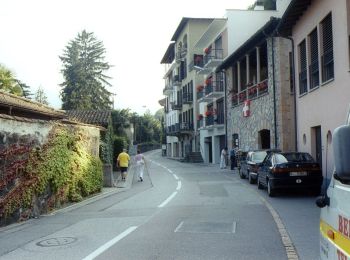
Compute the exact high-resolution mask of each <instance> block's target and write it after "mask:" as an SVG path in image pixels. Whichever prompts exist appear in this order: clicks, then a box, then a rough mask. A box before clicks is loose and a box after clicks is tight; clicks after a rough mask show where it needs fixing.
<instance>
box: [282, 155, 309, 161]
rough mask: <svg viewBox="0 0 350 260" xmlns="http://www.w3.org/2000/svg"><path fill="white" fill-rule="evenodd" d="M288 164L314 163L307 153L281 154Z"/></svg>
mask: <svg viewBox="0 0 350 260" xmlns="http://www.w3.org/2000/svg"><path fill="white" fill-rule="evenodd" d="M281 155H282V156H283V157H284V158H285V159H286V160H287V161H288V162H314V159H313V158H312V156H311V155H310V154H308V153H284V154H281Z"/></svg>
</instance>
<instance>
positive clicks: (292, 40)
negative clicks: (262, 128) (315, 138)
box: [285, 37, 298, 151]
mask: <svg viewBox="0 0 350 260" xmlns="http://www.w3.org/2000/svg"><path fill="white" fill-rule="evenodd" d="M285 38H286V39H289V40H290V41H291V42H292V77H293V94H294V98H293V102H294V124H295V125H294V142H295V143H294V145H295V151H298V130H297V129H298V127H297V126H298V122H297V91H296V82H295V64H294V39H293V38H292V37H285Z"/></svg>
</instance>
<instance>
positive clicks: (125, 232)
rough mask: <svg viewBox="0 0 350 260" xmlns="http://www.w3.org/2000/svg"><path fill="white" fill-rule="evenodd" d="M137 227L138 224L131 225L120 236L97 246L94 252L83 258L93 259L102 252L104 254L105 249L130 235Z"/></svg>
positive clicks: (84, 259)
mask: <svg viewBox="0 0 350 260" xmlns="http://www.w3.org/2000/svg"><path fill="white" fill-rule="evenodd" d="M135 229H137V226H132V227H129V228H128V229H127V230H125V231H124V232H123V233H121V234H119V235H118V236H116V237H115V238H113V239H112V240H110V241H108V242H107V243H106V244H104V245H102V246H100V247H99V248H97V249H96V250H95V251H94V252H92V253H91V254H90V255H88V256H87V257H85V258H83V260H92V259H95V257H97V256H99V255H100V254H102V253H103V252H104V251H106V250H107V249H108V248H110V247H111V246H113V245H114V244H115V243H117V242H118V241H119V240H121V239H123V238H124V237H126V236H127V235H129V234H130V233H131V232H133V231H134V230H135Z"/></svg>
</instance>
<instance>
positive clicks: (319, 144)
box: [314, 126, 322, 169]
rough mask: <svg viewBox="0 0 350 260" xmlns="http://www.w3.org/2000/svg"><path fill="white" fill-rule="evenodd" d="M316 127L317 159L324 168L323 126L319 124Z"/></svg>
mask: <svg viewBox="0 0 350 260" xmlns="http://www.w3.org/2000/svg"><path fill="white" fill-rule="evenodd" d="M314 129H315V137H316V140H315V141H316V142H315V151H316V158H315V159H316V161H317V162H318V163H319V164H320V166H321V169H322V139H321V126H317V127H315V128H314Z"/></svg>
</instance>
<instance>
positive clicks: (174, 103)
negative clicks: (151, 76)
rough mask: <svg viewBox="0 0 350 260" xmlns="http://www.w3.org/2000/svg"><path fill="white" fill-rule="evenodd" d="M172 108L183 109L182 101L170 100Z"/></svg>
mask: <svg viewBox="0 0 350 260" xmlns="http://www.w3.org/2000/svg"><path fill="white" fill-rule="evenodd" d="M170 105H171V109H172V110H181V109H182V104H181V103H180V102H170Z"/></svg>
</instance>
